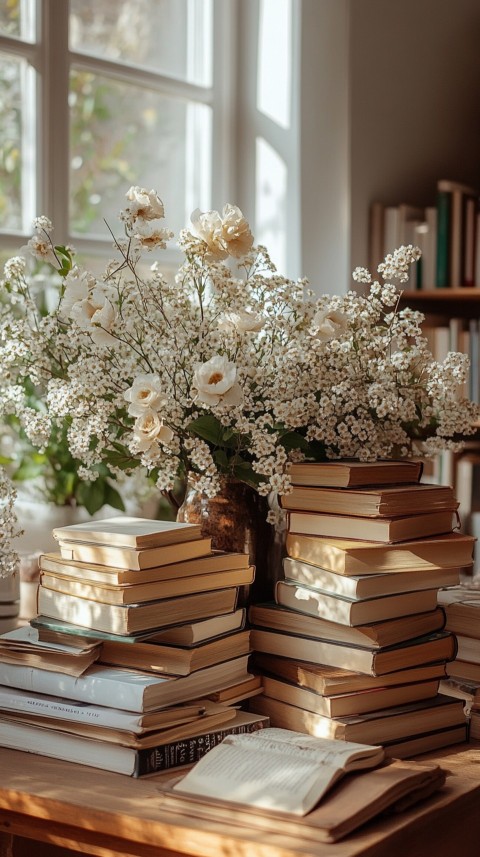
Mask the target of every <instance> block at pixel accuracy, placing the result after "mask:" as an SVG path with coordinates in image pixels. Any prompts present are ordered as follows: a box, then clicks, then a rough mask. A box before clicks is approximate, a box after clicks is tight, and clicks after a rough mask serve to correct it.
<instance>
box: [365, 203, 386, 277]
mask: <svg viewBox="0 0 480 857" xmlns="http://www.w3.org/2000/svg"><path fill="white" fill-rule="evenodd" d="M384 222H385V206H384V205H383V203H381V202H372V203H371V205H370V212H369V228H368V236H369V242H368V267H369V270H370V271H371V272H372V274H374V273H375V272H376V270H377V268H378V266H379V265H380V263H381V262H383V259H384V256H385V253H384V245H385V223H384Z"/></svg>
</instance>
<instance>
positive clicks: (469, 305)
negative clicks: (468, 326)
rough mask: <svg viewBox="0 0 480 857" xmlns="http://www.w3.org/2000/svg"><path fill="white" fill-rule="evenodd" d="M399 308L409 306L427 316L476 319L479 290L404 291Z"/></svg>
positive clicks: (479, 311)
mask: <svg viewBox="0 0 480 857" xmlns="http://www.w3.org/2000/svg"><path fill="white" fill-rule="evenodd" d="M400 306H401V307H406V306H410V307H412V308H414V309H417V310H420V312H423V313H425V314H428V315H444V316H452V315H454V316H455V317H456V318H472V317H473V318H476V317H477V316H478V315H480V289H479V288H461V289H454V288H447V289H437V290H433V289H432V290H431V291H427V290H425V291H423V292H422V291H419V292H408V291H405V292H404V293H403V294H402V296H401V298H400Z"/></svg>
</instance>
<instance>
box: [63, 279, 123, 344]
mask: <svg viewBox="0 0 480 857" xmlns="http://www.w3.org/2000/svg"><path fill="white" fill-rule="evenodd" d="M70 315H71V318H72V319H73V321H74V322H75V323H76V324H77V326H78V327H79V328H80V329H81V330H84V331H86V332H88V333H90V335H91V337H92V340H93V341H94V343H95V344H96V345H114V344H115V343H116V342H117V340H116V339H115V337H114V336H111V334H110V333H109V331H110V330H111V329H112V327H113V325H114V323H115V318H116V313H115V309H114V308H113V306H112V304H111V303H110V301H109V299H108V297H107V294H106V293H105V291H104V290H103V289H102V288H100V286H96V288H94V289H93V291H92V293H91V295H90V296H89V297H88V298H85V299H84V300H81V301H77V303H75V304H74V305H73V306H72V310H71V313H70Z"/></svg>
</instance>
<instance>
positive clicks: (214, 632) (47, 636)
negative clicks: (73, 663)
mask: <svg viewBox="0 0 480 857" xmlns="http://www.w3.org/2000/svg"><path fill="white" fill-rule="evenodd" d="M245 620H246V610H245V608H244V607H240V608H238V609H237V610H233V611H232V612H231V613H221V614H219V615H218V616H211V617H209V618H208V619H199V620H198V621H193V622H183V623H182V624H181V625H171V626H170V627H169V628H165V627H162V628H155V629H154V630H153V631H144V632H143V633H140V634H130V635H128V636H125V635H123V636H122V635H119V634H112V633H111V632H109V631H94V630H92V628H84V627H82V626H81V625H75V624H73V623H72V622H65V621H63V620H62V619H53V618H50V617H49V616H41V615H40V616H35V618H33V619H31V620H30V624H31V625H32V626H33V627H34V628H36V629H37V630H38V635H39V639H40V640H44V641H45V642H63V643H66V644H67V645H68V644H69V642H71V644H72V645H77V644H81V640H82V638H85V637H86V638H93V639H95V640H111V641H112V642H117V643H118V642H121V643H138V642H149V643H150V642H151V643H165V644H168V645H177V646H195V645H199V644H200V643H203V642H207V641H209V640H214V639H217V638H219V637H223V636H225V635H226V634H231V633H233V632H234V631H241V630H243V628H244V627H245Z"/></svg>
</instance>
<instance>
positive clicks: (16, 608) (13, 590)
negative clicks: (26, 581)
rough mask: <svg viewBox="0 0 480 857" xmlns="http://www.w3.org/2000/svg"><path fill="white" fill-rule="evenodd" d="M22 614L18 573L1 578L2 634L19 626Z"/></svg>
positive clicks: (0, 631)
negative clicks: (20, 613) (19, 618)
mask: <svg viewBox="0 0 480 857" xmlns="http://www.w3.org/2000/svg"><path fill="white" fill-rule="evenodd" d="M19 612H20V578H19V575H18V572H16V573H15V574H12V575H9V576H8V577H0V634H4V633H5V632H6V631H10V630H11V629H12V628H15V627H16V625H17V620H18V614H19Z"/></svg>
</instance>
